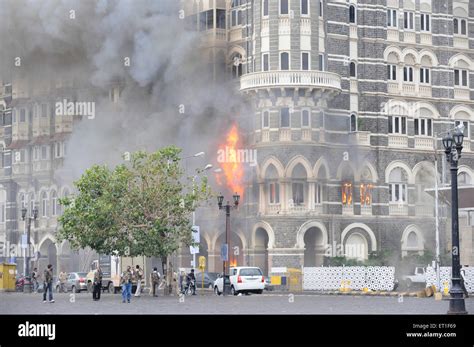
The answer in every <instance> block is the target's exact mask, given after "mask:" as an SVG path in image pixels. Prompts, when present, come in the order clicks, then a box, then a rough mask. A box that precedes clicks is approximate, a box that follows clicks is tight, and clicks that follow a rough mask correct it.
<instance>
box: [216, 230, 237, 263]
mask: <svg viewBox="0 0 474 347" xmlns="http://www.w3.org/2000/svg"><path fill="white" fill-rule="evenodd" d="M224 243H225V233H222V234H220V235H219V237H218V238H217V240H216V243H215V245H214V249H215V251H216V252H217V254H218V256H217V257H216V259H215V269H216V271H217V272H222V261H221V257H220V252H221V247H222V245H223V244H224ZM229 260H230V266H231V267H232V266H243V265H244V247H243V245H242V241H241V239H240V237H239V236H238V235H237V234H236V233H232V232H231V233H230V242H229Z"/></svg>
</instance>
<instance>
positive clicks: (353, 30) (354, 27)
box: [349, 24, 357, 39]
mask: <svg viewBox="0 0 474 347" xmlns="http://www.w3.org/2000/svg"><path fill="white" fill-rule="evenodd" d="M349 37H350V38H351V39H356V38H357V25H355V24H351V25H350V26H349Z"/></svg>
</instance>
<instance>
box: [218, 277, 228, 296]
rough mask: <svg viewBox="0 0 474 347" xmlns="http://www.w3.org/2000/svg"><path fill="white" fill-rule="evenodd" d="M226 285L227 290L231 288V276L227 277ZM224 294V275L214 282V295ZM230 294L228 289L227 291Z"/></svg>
mask: <svg viewBox="0 0 474 347" xmlns="http://www.w3.org/2000/svg"><path fill="white" fill-rule="evenodd" d="M225 285H226V287H227V288H230V281H229V276H228V275H226V276H225ZM223 292H224V290H223V288H222V274H219V275H218V276H217V279H216V280H215V281H214V294H216V295H221V294H222V293H223ZM227 292H228V289H227Z"/></svg>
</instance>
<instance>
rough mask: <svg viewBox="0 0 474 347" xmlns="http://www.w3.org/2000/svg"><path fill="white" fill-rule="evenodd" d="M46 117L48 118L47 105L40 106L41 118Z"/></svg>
mask: <svg viewBox="0 0 474 347" xmlns="http://www.w3.org/2000/svg"><path fill="white" fill-rule="evenodd" d="M47 116H48V105H47V104H41V117H47Z"/></svg>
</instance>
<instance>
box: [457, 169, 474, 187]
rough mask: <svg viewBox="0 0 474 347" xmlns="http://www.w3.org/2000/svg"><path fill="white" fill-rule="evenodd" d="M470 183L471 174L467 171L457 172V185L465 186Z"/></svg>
mask: <svg viewBox="0 0 474 347" xmlns="http://www.w3.org/2000/svg"><path fill="white" fill-rule="evenodd" d="M470 184H471V176H469V175H468V174H467V172H460V173H459V174H458V185H460V186H466V185H470Z"/></svg>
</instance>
